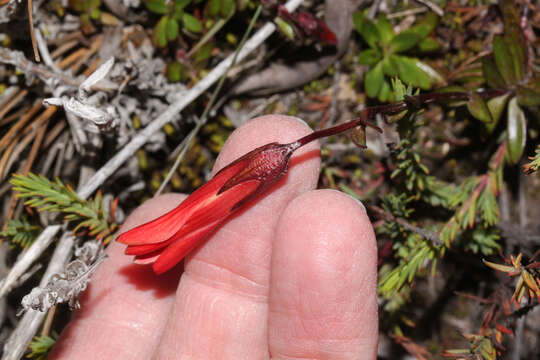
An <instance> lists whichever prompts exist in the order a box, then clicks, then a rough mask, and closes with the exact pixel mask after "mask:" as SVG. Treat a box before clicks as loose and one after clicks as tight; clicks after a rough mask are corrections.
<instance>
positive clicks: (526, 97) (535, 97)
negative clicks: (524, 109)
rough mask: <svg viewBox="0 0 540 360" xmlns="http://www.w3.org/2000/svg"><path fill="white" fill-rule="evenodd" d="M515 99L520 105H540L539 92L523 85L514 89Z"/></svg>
mask: <svg viewBox="0 0 540 360" xmlns="http://www.w3.org/2000/svg"><path fill="white" fill-rule="evenodd" d="M516 95H517V101H518V103H519V105H521V106H538V105H540V94H538V93H537V92H535V91H533V90H532V89H529V88H527V87H525V86H520V85H518V86H517V89H516Z"/></svg>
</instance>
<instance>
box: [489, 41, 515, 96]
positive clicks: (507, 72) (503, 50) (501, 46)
mask: <svg viewBox="0 0 540 360" xmlns="http://www.w3.org/2000/svg"><path fill="white" fill-rule="evenodd" d="M493 55H494V56H495V64H497V69H498V70H499V73H500V74H501V75H502V77H503V79H504V82H505V83H506V84H507V85H513V84H515V83H516V77H515V74H514V64H513V61H512V56H511V55H510V52H509V50H508V47H507V46H506V43H505V42H504V39H503V38H502V36H500V35H495V36H494V37H493Z"/></svg>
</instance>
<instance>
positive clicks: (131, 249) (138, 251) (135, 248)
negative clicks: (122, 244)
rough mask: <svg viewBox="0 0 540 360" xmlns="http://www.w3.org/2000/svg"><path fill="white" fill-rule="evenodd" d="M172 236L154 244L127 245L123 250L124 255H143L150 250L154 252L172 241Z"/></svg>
mask: <svg viewBox="0 0 540 360" xmlns="http://www.w3.org/2000/svg"><path fill="white" fill-rule="evenodd" d="M174 240H175V238H174V236H173V237H171V238H170V239H169V240H166V241H162V242H160V243H156V244H144V245H129V246H128V247H127V248H126V250H125V251H124V254H126V255H144V254H148V253H151V252H154V251H156V250H159V249H163V248H164V247H166V246H167V245H169V244H170V243H171V242H172V241H174Z"/></svg>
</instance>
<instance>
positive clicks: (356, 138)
mask: <svg viewBox="0 0 540 360" xmlns="http://www.w3.org/2000/svg"><path fill="white" fill-rule="evenodd" d="M350 134H351V140H352V142H353V143H354V144H355V145H356V146H358V147H359V148H362V149H365V148H367V146H366V142H367V140H366V127H365V126H357V127H355V128H353V129H351V132H350Z"/></svg>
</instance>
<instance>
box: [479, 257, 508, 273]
mask: <svg viewBox="0 0 540 360" xmlns="http://www.w3.org/2000/svg"><path fill="white" fill-rule="evenodd" d="M482 262H483V263H484V265H486V266H488V267H490V268H492V269H494V270H498V271H502V272H505V273H509V272H513V271H515V270H516V269H514V267H513V266H508V265H502V264H497V263H493V262H491V261H487V260H484V259H482Z"/></svg>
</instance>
